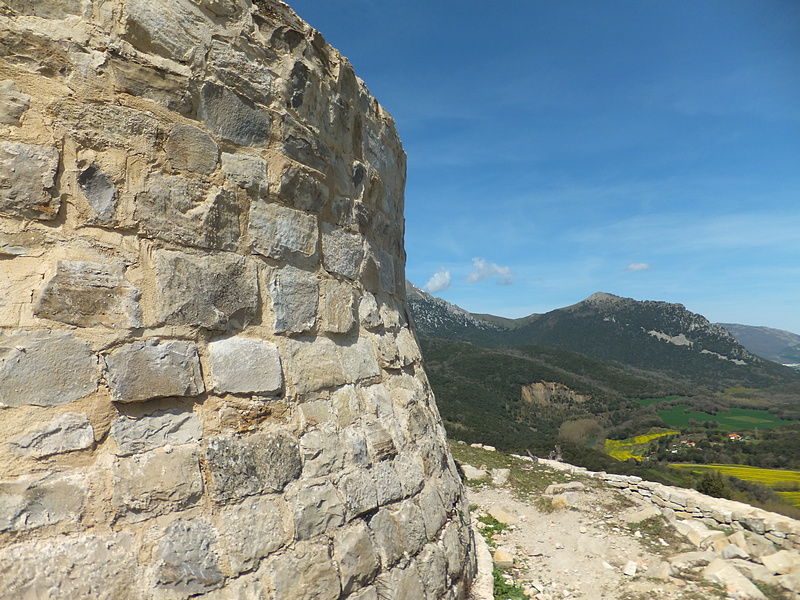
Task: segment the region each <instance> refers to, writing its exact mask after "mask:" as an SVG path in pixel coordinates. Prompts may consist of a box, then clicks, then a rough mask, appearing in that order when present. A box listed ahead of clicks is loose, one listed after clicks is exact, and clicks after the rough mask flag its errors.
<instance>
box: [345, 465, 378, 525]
mask: <svg viewBox="0 0 800 600" xmlns="http://www.w3.org/2000/svg"><path fill="white" fill-rule="evenodd" d="M338 489H339V493H340V494H341V495H342V497H343V498H344V503H345V507H346V508H347V515H348V519H352V518H354V517H357V516H359V515H363V514H364V513H366V512H369V511H371V510H374V509H375V508H377V506H378V493H377V491H376V490H375V480H374V479H373V477H372V472H371V471H370V470H368V469H356V470H355V471H351V472H350V473H347V474H345V475H343V476H342V477H341V478H340V479H339V485H338Z"/></svg>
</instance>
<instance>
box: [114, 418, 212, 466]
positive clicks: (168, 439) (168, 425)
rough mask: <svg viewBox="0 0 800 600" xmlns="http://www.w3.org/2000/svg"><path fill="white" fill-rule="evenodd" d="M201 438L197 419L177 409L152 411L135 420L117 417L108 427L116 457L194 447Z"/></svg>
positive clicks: (200, 426) (201, 429)
mask: <svg viewBox="0 0 800 600" xmlns="http://www.w3.org/2000/svg"><path fill="white" fill-rule="evenodd" d="M202 435H203V427H202V425H201V424H200V417H199V415H198V414H197V413H195V412H190V411H186V410H182V409H179V408H172V409H169V410H160V411H155V412H153V413H152V414H149V415H144V416H142V417H138V418H137V417H128V416H125V415H121V416H119V417H118V418H117V419H115V420H114V423H113V424H112V425H111V437H113V438H114V440H115V441H116V442H117V451H116V454H117V455H119V456H131V455H132V454H137V453H140V452H147V451H148V450H154V449H155V448H160V447H162V446H166V445H172V446H177V445H182V444H192V443H197V442H199V441H200V438H201V437H202Z"/></svg>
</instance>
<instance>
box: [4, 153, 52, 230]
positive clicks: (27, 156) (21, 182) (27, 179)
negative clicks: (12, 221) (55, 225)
mask: <svg viewBox="0 0 800 600" xmlns="http://www.w3.org/2000/svg"><path fill="white" fill-rule="evenodd" d="M57 171H58V150H56V149H55V148H51V147H49V146H35V145H32V144H22V143H17V142H5V141H0V214H6V215H13V216H17V217H28V218H31V219H40V220H50V219H55V218H56V215H57V214H58V209H59V207H60V206H61V200H60V199H59V197H58V196H57V195H54V193H52V192H53V187H54V186H55V183H56V172H57Z"/></svg>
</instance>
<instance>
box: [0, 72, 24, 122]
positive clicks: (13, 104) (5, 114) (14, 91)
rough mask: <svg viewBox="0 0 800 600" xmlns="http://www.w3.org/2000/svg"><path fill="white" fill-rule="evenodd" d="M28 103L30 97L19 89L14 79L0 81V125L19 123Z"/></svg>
mask: <svg viewBox="0 0 800 600" xmlns="http://www.w3.org/2000/svg"><path fill="white" fill-rule="evenodd" d="M30 104H31V97H30V96H28V94H25V93H24V92H22V91H20V89H19V88H18V87H17V84H16V83H15V82H14V81H12V80H10V79H5V80H3V81H0V125H19V123H20V119H21V117H22V115H23V114H24V113H25V111H26V110H28V107H29V106H30Z"/></svg>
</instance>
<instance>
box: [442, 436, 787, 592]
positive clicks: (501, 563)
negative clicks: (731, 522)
mask: <svg viewBox="0 0 800 600" xmlns="http://www.w3.org/2000/svg"><path fill="white" fill-rule="evenodd" d="M453 451H454V454H455V456H456V458H457V460H458V461H459V463H460V464H461V465H462V468H463V470H464V474H465V476H466V480H467V483H468V486H469V489H470V492H469V498H470V502H471V504H472V508H473V519H474V520H475V524H476V527H477V528H478V530H479V531H481V532H482V535H483V537H484V538H485V539H487V540H488V543H489V545H490V546H491V547H490V548H489V551H490V552H491V555H492V558H493V560H494V567H495V577H496V578H498V579H499V580H500V584H499V585H496V586H495V594H496V595H495V598H496V599H502V600H506V599H507V598H510V599H513V600H518V599H520V600H521V599H524V598H531V599H535V600H556V599H558V600H561V599H574V600H650V599H662V600H706V599H731V600H743V599H748V598H752V599H759V600H763V599H767V600H779V599H780V600H783V599H787V600H788V599H791V600H797V599H798V598H800V594H797V593H796V591H794V592H793V591H791V590H790V589H787V587H785V585H791V583H792V581H793V579H792V578H793V577H797V578H800V554H798V553H797V551H795V550H792V551H787V550H781V549H780V548H777V547H774V546H772V545H771V544H770V545H769V546H767V545H765V544H763V543H761V541H760V540H759V539H758V538H760V537H761V536H757V535H755V534H752V533H751V532H745V531H739V532H735V531H719V530H709V529H706V528H704V527H703V526H702V525H701V524H697V525H696V526H694V525H693V524H688V522H687V521H680V520H675V519H672V520H669V519H667V518H665V517H664V516H663V515H662V512H661V511H660V510H659V509H658V507H655V506H653V505H652V504H650V503H648V502H646V501H644V500H642V499H640V498H638V497H633V496H631V495H630V494H625V493H623V492H621V491H619V490H618V489H615V488H613V487H609V486H607V485H606V484H604V483H603V482H601V481H598V480H597V479H595V478H591V477H585V476H578V475H571V474H570V473H566V472H560V471H557V470H553V469H550V468H548V467H545V466H542V465H540V464H536V463H534V462H530V461H525V460H524V459H522V458H521V457H520V458H514V457H506V456H504V455H502V454H500V453H493V452H491V451H489V450H485V449H484V448H471V447H468V446H465V445H456V446H454V448H453ZM692 532H695V533H692ZM726 548H727V550H726ZM779 563H780V564H779ZM501 590H502V591H501Z"/></svg>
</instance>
